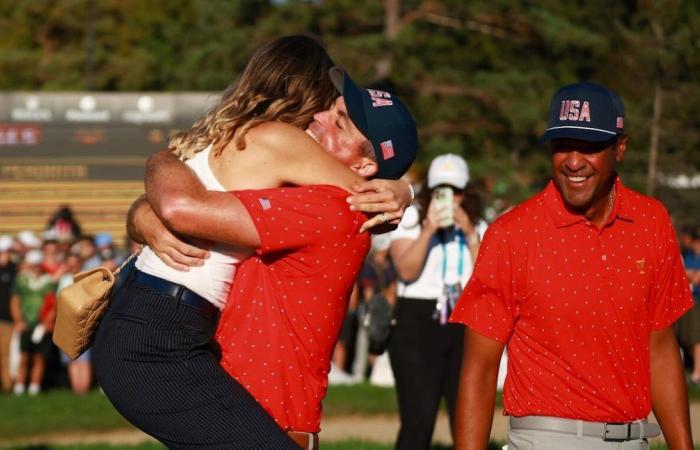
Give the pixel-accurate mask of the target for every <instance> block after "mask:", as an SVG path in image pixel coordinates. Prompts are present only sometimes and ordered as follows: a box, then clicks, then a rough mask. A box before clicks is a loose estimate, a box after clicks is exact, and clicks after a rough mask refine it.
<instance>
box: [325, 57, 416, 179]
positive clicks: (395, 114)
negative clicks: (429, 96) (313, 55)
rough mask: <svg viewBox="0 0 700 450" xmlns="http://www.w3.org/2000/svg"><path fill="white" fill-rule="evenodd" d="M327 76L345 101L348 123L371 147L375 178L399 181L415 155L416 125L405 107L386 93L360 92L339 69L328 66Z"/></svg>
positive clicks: (393, 96)
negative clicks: (377, 167)
mask: <svg viewBox="0 0 700 450" xmlns="http://www.w3.org/2000/svg"><path fill="white" fill-rule="evenodd" d="M328 74H329V76H330V78H331V81H332V82H333V84H334V85H335V87H336V89H338V92H340V94H341V95H342V96H343V99H344V100H345V106H346V107H347V109H348V115H349V116H350V120H352V122H353V123H354V124H355V126H356V127H357V129H358V130H360V132H361V133H362V134H363V135H364V136H365V137H366V138H367V139H369V141H370V142H371V143H372V146H373V147H374V155H375V157H376V160H377V165H378V166H379V170H378V171H377V174H376V175H375V176H376V177H377V178H386V179H392V180H397V179H399V178H401V176H402V175H403V174H404V173H406V171H407V170H408V168H409V167H410V166H411V164H413V161H414V160H415V159H416V154H417V152H418V130H417V129H416V122H415V120H413V116H412V115H411V113H410V112H409V111H408V108H406V105H404V104H403V102H401V100H399V99H398V97H396V96H395V95H393V94H390V93H388V92H386V91H380V90H376V89H361V88H360V87H358V86H357V84H355V82H354V81H352V79H351V78H350V76H348V74H347V73H346V72H345V70H344V69H342V68H341V67H338V66H335V67H332V68H331V69H330V70H329V72H328Z"/></svg>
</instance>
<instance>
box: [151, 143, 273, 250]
mask: <svg viewBox="0 0 700 450" xmlns="http://www.w3.org/2000/svg"><path fill="white" fill-rule="evenodd" d="M146 197H147V199H148V203H149V204H150V205H151V207H152V208H153V211H154V212H155V214H156V215H157V216H158V217H159V218H160V219H161V220H162V221H163V223H164V224H165V225H166V226H167V227H168V228H169V229H170V230H173V231H175V232H177V233H179V234H182V235H186V236H193V237H198V238H202V239H208V240H212V241H217V242H225V243H228V244H232V245H237V246H241V247H248V248H257V247H259V246H260V236H259V235H258V231H257V229H256V228H255V225H254V224H253V220H252V219H251V217H250V215H249V214H248V211H247V209H246V208H245V206H243V203H242V202H241V201H240V200H238V198H236V197H235V196H234V195H232V194H231V193H227V192H215V191H207V190H206V189H205V188H204V186H203V185H202V183H200V181H199V179H198V178H197V176H196V175H195V174H194V173H193V172H192V171H191V170H190V168H189V167H187V166H186V165H185V164H184V163H182V162H181V161H180V160H179V159H177V158H176V157H175V156H174V155H173V154H172V153H171V152H170V151H169V150H163V151H161V152H159V153H156V154H154V155H152V156H151V157H150V158H148V162H147V164H146Z"/></svg>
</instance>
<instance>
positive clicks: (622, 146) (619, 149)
mask: <svg viewBox="0 0 700 450" xmlns="http://www.w3.org/2000/svg"><path fill="white" fill-rule="evenodd" d="M626 150H627V135H626V134H623V135H622V136H620V137H619V138H618V140H617V145H616V146H615V161H617V162H621V161H622V160H623V159H624V157H625V151H626Z"/></svg>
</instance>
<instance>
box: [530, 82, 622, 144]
mask: <svg viewBox="0 0 700 450" xmlns="http://www.w3.org/2000/svg"><path fill="white" fill-rule="evenodd" d="M624 132H625V106H624V105H623V104H622V99H620V97H618V96H617V94H615V93H614V92H612V91H611V90H610V89H607V88H605V87H603V86H600V85H598V84H593V83H588V82H585V83H576V84H569V85H567V86H564V87H561V88H560V89H559V90H558V91H557V92H555V93H554V96H553V97H552V105H551V107H550V110H549V126H548V127H547V129H546V130H545V131H544V134H543V135H542V137H541V138H540V142H541V143H544V142H546V141H549V140H550V139H557V138H569V139H578V140H580V141H589V142H603V141H607V140H610V139H613V138H614V137H616V136H618V135H621V134H623V133H624Z"/></svg>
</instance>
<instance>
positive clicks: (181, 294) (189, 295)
mask: <svg viewBox="0 0 700 450" xmlns="http://www.w3.org/2000/svg"><path fill="white" fill-rule="evenodd" d="M134 271H135V273H134V278H133V280H134V281H135V282H136V283H139V284H143V285H144V286H148V287H149V288H151V289H153V290H154V291H158V292H160V293H161V294H165V295H170V296H172V297H175V299H177V300H179V301H180V302H181V303H184V304H186V305H189V306H192V307H194V308H196V309H198V310H199V311H201V312H202V313H204V314H206V315H207V316H209V317H213V316H214V315H215V314H218V312H219V309H218V308H217V307H216V306H214V304H213V303H211V302H210V301H208V300H207V299H205V298H204V297H202V296H201V295H199V294H197V293H196V292H194V291H191V290H189V289H187V288H186V287H185V286H183V285H181V284H176V283H173V282H172V281H168V280H164V279H162V278H160V277H155V276H153V275H149V274H147V273H144V272H141V271H140V270H138V269H134Z"/></svg>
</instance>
